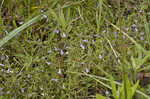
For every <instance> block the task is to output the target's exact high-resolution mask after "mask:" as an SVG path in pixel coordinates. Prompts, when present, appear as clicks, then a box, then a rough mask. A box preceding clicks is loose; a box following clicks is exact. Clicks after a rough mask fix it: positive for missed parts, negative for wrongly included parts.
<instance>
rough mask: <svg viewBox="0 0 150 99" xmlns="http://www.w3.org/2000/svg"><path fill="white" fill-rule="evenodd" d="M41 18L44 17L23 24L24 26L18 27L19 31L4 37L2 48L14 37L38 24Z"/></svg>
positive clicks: (1, 42) (0, 42) (0, 45)
mask: <svg viewBox="0 0 150 99" xmlns="http://www.w3.org/2000/svg"><path fill="white" fill-rule="evenodd" d="M41 17H42V15H38V16H36V17H34V18H33V19H31V20H29V21H28V22H26V23H25V24H23V25H22V26H20V27H18V28H17V29H15V30H13V31H12V32H10V33H9V34H8V35H7V36H6V37H4V38H3V39H2V40H1V41H0V47H2V46H3V45H4V44H5V43H6V42H8V41H9V40H10V39H11V38H13V37H14V36H16V35H18V34H19V33H20V32H21V31H23V30H24V29H26V28H27V27H29V26H30V25H32V24H34V23H36V22H37V21H38V20H40V19H41Z"/></svg>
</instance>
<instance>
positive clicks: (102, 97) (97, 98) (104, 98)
mask: <svg viewBox="0 0 150 99" xmlns="http://www.w3.org/2000/svg"><path fill="white" fill-rule="evenodd" d="M96 99H106V97H104V96H102V95H100V94H96Z"/></svg>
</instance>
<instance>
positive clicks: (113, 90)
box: [110, 76, 118, 99]
mask: <svg viewBox="0 0 150 99" xmlns="http://www.w3.org/2000/svg"><path fill="white" fill-rule="evenodd" d="M110 84H111V87H112V93H113V96H114V98H115V99H118V97H117V89H116V85H115V83H114V80H113V77H112V76H110Z"/></svg>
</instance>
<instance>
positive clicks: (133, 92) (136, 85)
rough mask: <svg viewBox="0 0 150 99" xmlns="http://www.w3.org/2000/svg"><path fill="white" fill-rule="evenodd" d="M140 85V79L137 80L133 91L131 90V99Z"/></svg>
mask: <svg viewBox="0 0 150 99" xmlns="http://www.w3.org/2000/svg"><path fill="white" fill-rule="evenodd" d="M138 85H139V81H137V82H136V84H135V85H134V86H133V87H132V91H131V99H132V97H133V96H134V94H135V92H136V89H137V87H138Z"/></svg>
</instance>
